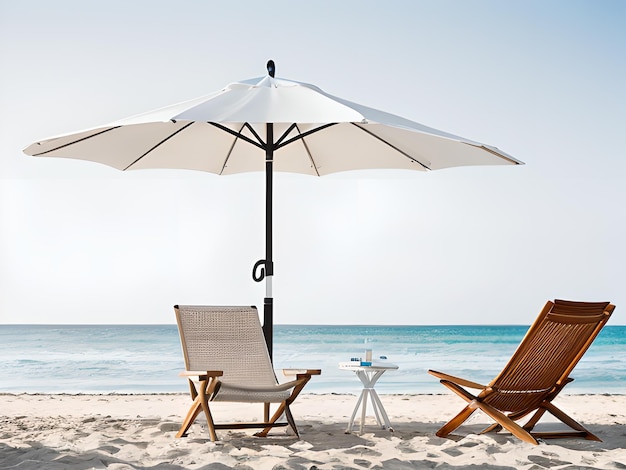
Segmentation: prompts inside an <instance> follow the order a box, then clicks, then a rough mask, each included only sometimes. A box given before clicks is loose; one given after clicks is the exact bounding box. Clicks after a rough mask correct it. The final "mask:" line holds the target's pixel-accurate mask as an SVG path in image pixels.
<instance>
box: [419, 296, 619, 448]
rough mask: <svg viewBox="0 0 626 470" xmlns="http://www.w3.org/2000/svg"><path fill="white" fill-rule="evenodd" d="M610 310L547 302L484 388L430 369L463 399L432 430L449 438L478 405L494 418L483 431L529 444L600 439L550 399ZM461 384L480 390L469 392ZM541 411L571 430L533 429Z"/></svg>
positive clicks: (606, 304)
mask: <svg viewBox="0 0 626 470" xmlns="http://www.w3.org/2000/svg"><path fill="white" fill-rule="evenodd" d="M614 309H615V306H614V305H612V304H610V303H609V302H571V301H566V300H555V301H554V302H550V301H548V303H546V305H545V307H544V308H543V310H542V311H541V313H540V314H539V316H538V317H537V319H536V320H535V323H533V325H532V326H531V327H530V329H529V330H528V332H527V333H526V336H525V337H524V339H523V340H522V342H521V343H520V345H519V346H518V348H517V350H516V351H515V353H514V354H513V357H512V358H511V359H510V361H509V363H508V364H507V365H506V367H505V368H504V369H503V370H502V372H500V374H499V375H498V376H497V377H496V378H495V379H493V380H492V381H491V383H489V385H487V386H484V385H480V384H477V383H475V382H471V381H469V380H464V379H460V378H458V377H453V376H451V375H448V374H444V373H442V372H437V371H434V370H429V371H428V372H429V373H430V374H432V375H434V376H435V377H438V378H439V379H441V380H440V382H441V383H442V384H443V385H445V386H446V387H448V388H449V389H450V390H452V391H453V392H455V393H456V394H458V395H459V396H460V397H461V398H463V399H464V400H465V401H467V402H468V405H467V406H466V407H465V408H463V410H461V412H460V413H459V414H458V415H456V416H455V417H454V418H452V419H451V420H450V421H449V422H448V423H446V424H445V425H444V426H443V427H442V428H441V429H440V430H439V431H437V436H439V437H446V436H448V435H449V434H450V433H451V432H452V431H454V430H455V429H456V428H458V427H459V426H460V425H461V424H462V423H463V422H464V421H465V420H467V418H469V417H470V415H471V414H472V413H473V412H474V411H476V410H477V409H479V410H482V411H483V412H484V413H485V414H487V415H488V416H490V417H491V418H493V419H494V420H495V421H496V423H495V424H493V425H491V426H489V427H488V428H486V429H485V430H483V431H482V433H485V432H490V431H499V430H501V429H502V428H505V429H507V430H508V431H510V432H511V433H512V434H513V435H515V436H517V437H518V438H520V439H522V440H523V441H526V442H531V443H533V444H537V439H536V438H564V437H583V438H585V439H590V440H596V441H599V440H600V439H599V438H598V437H596V436H594V435H593V434H592V433H591V432H589V431H588V430H586V429H585V428H584V427H583V426H582V425H580V424H579V423H577V422H576V421H574V420H573V419H572V418H570V417H569V416H567V415H566V414H565V413H564V412H563V411H561V410H560V409H558V408H557V407H556V406H554V405H553V404H552V400H554V398H555V397H556V396H557V395H558V394H559V392H560V391H561V390H562V389H563V387H564V386H565V385H567V384H568V383H569V382H571V381H572V380H574V379H572V378H570V377H569V374H570V372H571V371H572V369H573V368H574V366H576V364H577V363H578V361H579V360H580V358H581V357H582V356H583V354H584V353H585V351H586V350H587V348H589V346H590V345H591V343H592V342H593V340H594V339H595V337H596V336H597V335H598V333H599V332H600V330H601V329H602V327H603V326H604V325H605V323H606V322H607V321H608V319H609V317H610V316H611V314H612V313H613V310H614ZM463 387H467V388H471V389H477V390H480V391H479V393H477V394H476V395H474V394H472V393H470V392H468V391H467V390H466V389H465V388H463ZM546 411H548V412H550V414H552V415H553V416H554V417H556V418H557V419H559V420H560V421H562V422H563V423H565V424H566V425H567V426H569V427H570V428H571V429H572V430H573V431H563V432H542V433H539V432H532V430H533V428H534V427H535V425H536V424H537V422H538V421H539V419H540V418H541V417H542V416H543V415H544V413H545V412H546ZM531 413H534V414H533V416H532V417H531V418H530V419H529V420H528V422H526V424H524V425H523V426H520V425H519V424H518V423H516V421H518V420H519V419H521V418H523V417H525V416H527V415H529V414H531ZM482 433H481V434H482Z"/></svg>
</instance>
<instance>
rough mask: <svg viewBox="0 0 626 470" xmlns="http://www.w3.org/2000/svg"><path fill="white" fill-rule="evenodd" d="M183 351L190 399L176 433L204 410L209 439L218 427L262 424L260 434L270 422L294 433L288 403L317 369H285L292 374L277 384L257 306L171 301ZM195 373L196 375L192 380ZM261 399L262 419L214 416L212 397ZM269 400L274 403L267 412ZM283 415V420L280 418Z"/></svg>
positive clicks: (216, 399)
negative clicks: (216, 418) (219, 420)
mask: <svg viewBox="0 0 626 470" xmlns="http://www.w3.org/2000/svg"><path fill="white" fill-rule="evenodd" d="M174 310H175V313H176V321H177V323H178V331H179V333H180V340H181V345H182V349H183V355H184V357H185V369H186V370H185V371H184V372H182V373H181V374H180V375H181V376H184V377H187V379H188V381H189V388H190V391H191V398H192V400H193V403H192V405H191V408H190V409H189V412H188V413H187V416H186V418H185V420H184V421H183V424H182V426H181V427H180V430H179V431H178V434H177V435H176V437H183V436H185V435H186V433H187V431H188V430H189V427H190V426H191V425H192V424H193V422H194V421H195V419H196V418H197V416H198V415H199V414H200V413H201V412H202V411H204V415H205V416H206V420H207V423H208V428H209V434H210V436H211V440H212V441H216V440H217V434H216V432H215V431H216V430H217V429H244V428H263V429H262V431H260V432H258V433H256V434H255V435H256V436H261V437H265V436H267V434H268V432H269V431H270V430H271V429H272V428H273V427H275V426H287V425H289V426H291V429H292V430H293V432H294V433H295V434H296V436H298V429H297V428H296V423H295V421H294V419H293V416H292V415H291V410H290V409H289V405H291V404H292V403H293V401H294V400H295V399H296V397H297V396H298V394H299V393H300V392H301V391H302V389H303V388H304V386H305V385H306V384H307V382H308V381H309V380H310V379H311V376H313V375H319V374H320V373H321V371H320V370H319V369H312V370H310V369H284V370H283V373H284V374H285V375H286V376H293V377H294V379H293V380H291V381H289V382H286V383H282V384H279V383H278V381H277V379H276V375H275V374H274V370H273V368H272V362H271V360H270V357H269V353H268V350H267V345H266V343H265V339H264V336H263V331H262V329H261V323H260V321H259V315H258V312H257V309H256V307H209V306H184V305H180V306H179V305H177V306H175V307H174ZM194 379H195V380H194ZM219 401H222V402H243V403H263V404H264V420H263V421H259V422H253V423H240V422H232V423H226V424H216V423H214V421H213V417H212V414H211V407H210V404H211V403H212V402H219ZM270 403H275V404H278V407H277V409H276V411H275V412H274V414H273V415H272V417H271V418H270ZM283 415H284V416H285V418H286V420H287V422H282V421H279V419H280V418H281V416H283Z"/></svg>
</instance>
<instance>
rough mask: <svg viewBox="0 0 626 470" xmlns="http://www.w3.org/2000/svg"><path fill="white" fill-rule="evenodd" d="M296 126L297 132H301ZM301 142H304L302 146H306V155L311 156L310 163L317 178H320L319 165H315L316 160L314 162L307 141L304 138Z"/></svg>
mask: <svg viewBox="0 0 626 470" xmlns="http://www.w3.org/2000/svg"><path fill="white" fill-rule="evenodd" d="M294 126H295V127H296V130H297V131H298V132H300V129H299V128H298V126H297V124H294ZM300 140H301V141H302V145H304V149H305V150H306V153H307V155H308V156H309V161H310V162H311V166H313V169H314V170H315V174H316V175H317V176H320V172H319V171H318V170H317V165H316V164H315V160H313V155H311V151H310V150H309V145H308V144H307V143H306V140H304V138H302V139H300Z"/></svg>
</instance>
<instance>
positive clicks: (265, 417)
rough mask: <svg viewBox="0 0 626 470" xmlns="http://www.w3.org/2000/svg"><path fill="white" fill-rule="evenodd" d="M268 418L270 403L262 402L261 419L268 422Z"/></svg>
mask: <svg viewBox="0 0 626 470" xmlns="http://www.w3.org/2000/svg"><path fill="white" fill-rule="evenodd" d="M269 420H270V404H269V403H263V421H264V422H266V423H267V422H268V421H269Z"/></svg>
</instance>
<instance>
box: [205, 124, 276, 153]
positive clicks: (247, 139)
mask: <svg viewBox="0 0 626 470" xmlns="http://www.w3.org/2000/svg"><path fill="white" fill-rule="evenodd" d="M208 124H211V125H212V126H215V127H217V128H218V129H221V130H223V131H224V132H227V133H229V134H231V135H234V136H235V137H237V138H238V139H242V140H245V141H246V142H248V143H249V144H252V145H255V146H257V147H259V148H260V149H262V150H265V144H264V143H263V141H262V140H261V138H260V137H259V135H258V134H257V133H256V132H255V131H254V129H252V127H251V126H250V124H248V123H247V122H246V123H245V124H244V125H243V126H242V127H241V129H243V128H244V127H247V128H248V129H249V130H250V131H251V132H252V134H254V136H255V137H256V138H257V139H259V141H258V142H256V141H254V140H252V139H251V138H250V137H246V136H245V135H243V134H242V133H241V131H239V132H237V131H234V130H232V129H229V128H228V127H226V126H223V125H221V124H220V123H218V122H212V121H209V122H208Z"/></svg>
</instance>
